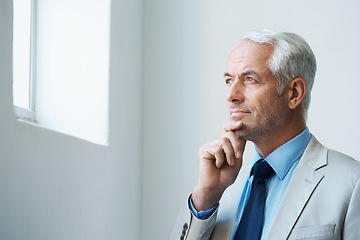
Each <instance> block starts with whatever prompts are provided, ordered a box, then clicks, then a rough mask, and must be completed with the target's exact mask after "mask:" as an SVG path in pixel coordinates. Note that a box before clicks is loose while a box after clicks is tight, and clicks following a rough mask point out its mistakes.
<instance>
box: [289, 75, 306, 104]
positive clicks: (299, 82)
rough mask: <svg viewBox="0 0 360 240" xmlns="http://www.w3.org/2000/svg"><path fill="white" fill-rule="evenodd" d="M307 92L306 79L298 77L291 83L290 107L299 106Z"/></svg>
mask: <svg viewBox="0 0 360 240" xmlns="http://www.w3.org/2000/svg"><path fill="white" fill-rule="evenodd" d="M305 94H306V83H305V80H304V79H302V78H300V77H297V78H295V79H294V80H292V81H291V82H290V84H289V95H288V96H289V108H290V109H295V108H297V107H298V106H299V105H300V104H301V102H302V101H303V99H304V97H305Z"/></svg>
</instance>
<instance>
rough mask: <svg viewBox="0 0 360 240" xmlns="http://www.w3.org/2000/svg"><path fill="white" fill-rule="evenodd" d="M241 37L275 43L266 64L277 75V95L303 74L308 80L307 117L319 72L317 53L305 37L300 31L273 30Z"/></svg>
mask: <svg viewBox="0 0 360 240" xmlns="http://www.w3.org/2000/svg"><path fill="white" fill-rule="evenodd" d="M242 40H250V41H253V42H255V43H268V44H270V45H272V46H273V47H274V52H273V55H272V56H271V57H270V58H269V60H268V62H267V66H268V68H269V69H270V70H271V71H272V73H273V74H274V75H275V77H276V79H277V94H278V96H281V95H282V94H283V93H284V91H285V88H286V86H288V84H289V83H290V82H291V81H292V80H293V79H295V78H297V77H301V78H303V79H304V80H305V83H306V89H307V91H306V95H305V97H304V100H303V102H302V104H301V106H302V109H303V113H304V118H305V119H306V118H307V112H308V109H309V105H310V99H311V89H312V87H313V84H314V78H315V72H316V59H315V55H314V53H313V51H312V50H311V48H310V46H309V45H308V44H307V43H306V41H305V40H304V39H303V38H302V37H301V36H299V35H297V34H294V33H289V32H283V31H273V30H260V31H255V32H250V33H247V34H246V35H245V36H243V38H242Z"/></svg>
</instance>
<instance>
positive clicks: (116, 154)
mask: <svg viewBox="0 0 360 240" xmlns="http://www.w3.org/2000/svg"><path fill="white" fill-rule="evenodd" d="M359 7H360V4H359V3H358V2H357V1H355V0H354V1H350V0H345V1H341V2H340V1H328V0H318V1H312V0H301V1H300V0H296V1H288V0H276V1H269V0H258V1H240V0H236V1H235V0H227V1H214V0H206V1H205V0H201V1H200V0H199V1H192V0H183V1H169V0H153V1H141V0H131V1H128V0H113V1H112V11H111V12H112V17H111V21H112V27H111V49H110V54H111V58H110V100H109V101H110V109H109V112H110V123H109V129H110V131H109V138H110V139H109V143H110V145H109V146H108V147H104V146H98V145H95V144H92V143H89V142H86V141H82V140H78V139H76V138H73V137H69V136H66V135H62V134H59V133H55V132H51V131H48V130H44V129H41V128H38V127H36V126H33V125H29V124H27V123H23V122H19V121H16V119H15V117H14V115H13V109H12V96H11V94H12V89H11V88H12V79H11V76H12V72H11V63H12V60H11V56H12V53H11V36H12V33H11V18H12V17H11V1H10V0H0V31H1V35H0V52H1V54H0V80H1V81H0V109H1V119H2V120H1V124H0V192H1V205H0V238H1V239H30V240H31V239H34V240H35V239H36V240H47V239H54V240H56V239H67V240H69V239H70V240H72V239H73V240H79V239H86V240H89V239H90V240H92V239H94V240H95V239H101V240H110V239H114V240H115V239H117V240H118V239H124V240H129V239H130V240H131V239H135V240H137V239H147V240H148V239H152V240H159V239H165V238H166V236H167V233H168V232H169V231H170V230H171V227H172V224H173V223H174V221H175V218H176V216H177V213H178V211H179V209H180V207H181V206H182V205H184V204H185V201H186V198H187V196H188V194H189V193H190V192H191V190H192V188H193V187H194V185H195V184H196V181H197V151H198V148H199V147H200V146H201V145H202V144H203V143H205V142H206V141H209V140H212V139H213V138H215V137H217V136H218V135H219V134H220V131H221V125H222V124H223V123H224V122H225V121H227V120H228V116H227V110H226V105H225V95H226V87H225V85H224V82H223V78H222V75H223V72H224V70H225V64H226V60H227V56H228V54H229V52H230V51H231V49H232V48H233V47H235V46H236V44H237V43H238V42H239V39H240V37H241V35H242V34H243V33H245V32H247V31H249V30H255V29H261V28H274V29H284V30H288V31H292V32H296V33H299V34H300V35H302V36H303V37H304V38H305V39H306V40H307V41H308V43H309V44H310V46H311V47H312V48H313V50H314V52H315V55H316V57H317V60H318V72H317V75H316V79H315V85H314V89H313V94H312V96H313V97H312V103H311V106H310V111H309V124H308V125H309V128H310V131H311V132H312V133H314V134H315V135H316V137H317V138H318V139H319V140H320V141H321V142H322V143H323V144H325V145H326V146H328V147H330V148H334V149H337V150H340V151H342V152H344V153H346V154H348V155H350V156H352V157H354V158H356V159H358V160H359V159H360V151H359V150H358V146H359V143H360V137H359V133H360V126H359V124H358V123H359V122H360V114H359V111H358V109H359V107H358V105H359V103H360V101H359V98H358V95H359V94H358V92H359V89H360V81H359V80H360V79H359V76H358V70H359V67H360V66H359V65H360V64H359V57H358V56H359V55H360V45H359V44H358V42H359V40H360V30H359V22H360V15H359V14H358V9H359ZM250 151H251V146H250V149H247V154H246V155H247V156H249V155H250V154H251V152H250Z"/></svg>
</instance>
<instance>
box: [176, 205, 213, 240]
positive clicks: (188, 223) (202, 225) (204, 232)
mask: <svg viewBox="0 0 360 240" xmlns="http://www.w3.org/2000/svg"><path fill="white" fill-rule="evenodd" d="M217 212H218V208H217V209H216V210H215V211H214V213H213V214H212V215H211V216H210V217H209V218H207V219H204V220H201V219H198V218H197V217H195V216H194V214H193V213H192V211H191V210H190V208H189V204H187V205H186V206H185V207H184V208H183V209H182V210H181V211H180V214H179V216H178V218H177V220H176V223H175V226H174V228H173V230H172V232H171V234H170V238H169V240H185V239H186V240H209V239H210V236H211V233H212V231H213V229H214V226H215V222H216V216H217Z"/></svg>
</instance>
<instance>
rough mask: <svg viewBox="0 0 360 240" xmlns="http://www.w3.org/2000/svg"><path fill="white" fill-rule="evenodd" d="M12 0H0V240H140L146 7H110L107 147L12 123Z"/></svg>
mask: <svg viewBox="0 0 360 240" xmlns="http://www.w3.org/2000/svg"><path fill="white" fill-rule="evenodd" d="M11 3H12V1H11V0H0V32H1V34H0V53H1V54H0V109H1V121H0V123H1V124H0V202H1V204H0V239H4V240H10V239H14V240H49V239H51V240H57V239H61V240H65V239H66V240H81V239H84V240H88V239H89V240H92V239H93V240H99V239H104V240H108V239H109V240H110V239H113V240H119V239H124V240H125V239H126V240H128V239H140V232H139V230H138V224H139V222H140V219H141V211H140V208H139V206H140V204H141V202H140V201H141V192H140V186H141V166H140V160H141V159H140V157H141V151H140V150H139V149H141V138H140V134H141V102H142V98H141V94H139V92H141V81H142V80H141V76H142V74H141V64H142V59H141V56H142V51H141V48H142V47H141V34H142V31H141V29H142V26H141V24H142V16H141V9H142V7H141V1H140V0H132V1H125V0H123V1H122V0H119V1H114V2H113V3H112V27H111V31H112V37H111V49H112V51H111V59H110V61H111V69H110V133H109V134H110V136H109V137H110V141H109V142H110V146H109V147H103V146H98V145H95V144H92V143H89V142H86V141H82V140H78V139H76V138H73V137H70V136H66V135H62V134H59V133H55V132H52V131H48V130H45V129H42V128H39V127H37V126H34V125H29V124H27V123H23V122H19V121H17V120H16V119H15V117H14V114H13V107H12V96H11V94H12V69H11V62H12V52H11V51H12V39H11V37H12V23H11V22H12V9H11Z"/></svg>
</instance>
